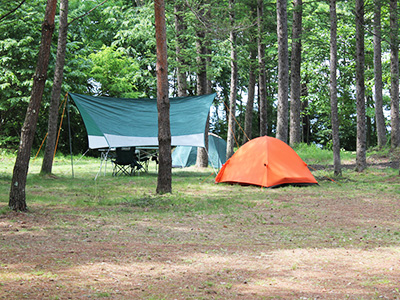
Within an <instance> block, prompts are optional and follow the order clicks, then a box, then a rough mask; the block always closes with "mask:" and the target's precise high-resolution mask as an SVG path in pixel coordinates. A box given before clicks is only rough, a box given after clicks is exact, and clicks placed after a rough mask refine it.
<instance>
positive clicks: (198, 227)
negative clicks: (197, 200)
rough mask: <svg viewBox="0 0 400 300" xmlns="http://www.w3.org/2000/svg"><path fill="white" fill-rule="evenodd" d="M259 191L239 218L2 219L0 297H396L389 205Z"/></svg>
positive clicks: (393, 200) (392, 202)
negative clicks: (259, 195) (257, 198)
mask: <svg viewBox="0 0 400 300" xmlns="http://www.w3.org/2000/svg"><path fill="white" fill-rule="evenodd" d="M397 183H399V180H397ZM230 188H232V189H235V187H227V188H226V189H227V190H229V189H230ZM250 192H256V193H262V192H261V191H259V190H258V189H257V190H256V189H251V188H250ZM263 192H265V200H262V201H256V203H255V205H254V206H253V207H249V208H247V209H245V210H243V211H241V212H240V214H235V213H227V214H223V213H219V214H206V215H203V214H198V215H195V214H180V215H176V214H175V215H174V214H171V215H169V214H166V215H155V214H149V215H146V214H144V213H143V211H145V208H131V209H129V208H127V207H122V206H120V207H114V208H112V209H111V208H100V209H99V208H96V209H89V208H87V209H80V210H81V211H80V212H77V211H75V210H74V209H72V208H70V207H63V206H60V207H52V208H49V207H43V206H40V205H34V206H32V207H31V212H29V213H26V214H22V213H9V214H7V215H3V216H1V217H0V232H1V238H0V243H1V247H0V257H1V264H0V278H1V281H0V282H1V283H0V298H1V299H400V291H399V287H400V247H399V245H400V241H399V239H400V227H399V225H400V222H399V218H398V212H399V211H400V202H399V198H398V197H395V196H387V197H385V198H384V199H381V198H380V197H379V195H371V194H367V193H365V194H364V195H363V196H358V197H353V196H350V197H348V195H347V196H346V195H341V196H338V194H337V193H335V194H330V193H329V191H324V194H323V195H322V194H321V195H319V193H320V189H318V188H303V189H294V188H289V189H286V190H268V191H263ZM111 210H113V212H111ZM118 210H120V212H118ZM115 211H117V212H115ZM139 212H140V213H139Z"/></svg>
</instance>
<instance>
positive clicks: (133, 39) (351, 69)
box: [0, 0, 398, 153]
mask: <svg viewBox="0 0 400 300" xmlns="http://www.w3.org/2000/svg"><path fill="white" fill-rule="evenodd" d="M17 2H18V3H15V2H12V1H9V2H5V3H2V5H1V6H0V147H1V148H8V149H12V150H14V149H17V147H18V142H19V136H20V131H21V127H22V124H23V122H24V117H25V111H26V107H27V103H28V101H29V96H30V92H31V88H32V76H33V74H34V71H35V70H34V66H35V64H36V60H37V53H38V49H39V45H40V30H41V23H42V18H43V13H44V9H45V4H46V1H43V0H30V1H17ZM101 2H102V1H100V0H85V1H82V0H79V1H78V0H70V1H69V17H68V20H69V22H70V24H69V27H68V36H67V51H66V60H65V68H64V78H63V84H62V93H61V95H62V98H64V95H65V94H66V93H67V92H73V93H80V94H88V95H101V96H110V97H121V98H122V97H130V98H138V97H144V98H145V97H156V96H157V91H156V41H155V28H154V11H153V10H154V3H153V1H148V0H136V1H135V0H129V1H128V0H108V1H105V2H104V3H103V4H102V5H100V6H98V7H97V8H96V9H94V10H92V9H93V8H94V7H96V6H97V5H99V4H100V3H101ZM18 4H21V5H20V6H18ZM262 5H263V19H262V23H263V24H262V27H260V28H262V32H261V35H260V37H261V42H262V45H263V47H264V50H265V69H266V72H265V90H266V99H267V104H266V105H267V116H268V117H267V125H266V126H267V134H268V135H270V136H275V134H276V127H277V95H278V38H277V13H276V9H277V8H276V1H270V0H265V1H262ZM354 5H355V4H354V2H353V1H337V16H338V18H337V45H338V47H337V56H338V67H337V89H338V115H339V123H340V127H339V128H340V129H339V136H340V143H341V148H343V149H346V150H355V149H356V131H357V118H356V87H355V67H356V53H355V52H356V47H355V30H356V29H355V21H354V11H355V7H354ZM228 6H229V3H228V1H225V0H224V1H215V0H207V1H206V0H204V1H196V0H186V1H183V0H178V1H166V23H167V45H168V64H169V82H170V96H171V97H175V96H178V77H179V75H182V74H184V79H185V83H186V93H187V95H197V94H198V89H199V88H198V78H199V77H198V74H199V73H200V72H201V71H202V68H203V63H201V60H203V62H205V64H206V69H207V70H206V74H207V75H206V76H207V81H208V82H209V85H210V89H211V91H213V92H216V93H217V97H216V99H215V101H214V104H213V109H212V110H211V115H210V131H211V132H214V133H216V134H218V135H220V136H222V137H223V138H226V137H227V131H228V125H227V120H228V116H229V112H228V107H229V96H230V91H231V80H230V76H231V46H232V43H231V39H230V33H231V32H233V33H234V34H235V40H236V44H235V47H236V52H237V55H236V58H235V62H236V63H237V71H238V74H237V97H236V113H235V115H236V119H237V121H238V123H239V124H240V126H241V127H243V128H244V123H245V114H246V109H248V108H246V103H247V99H248V94H249V89H250V87H249V85H250V84H251V83H250V77H251V75H250V73H251V72H250V70H253V72H254V74H255V75H256V76H257V78H258V75H259V74H258V73H259V69H258V64H257V59H256V58H255V56H254V55H253V54H252V53H254V52H255V51H256V50H257V29H258V28H257V1H255V0H252V1H250V0H244V1H236V2H234V6H233V8H232V10H233V11H234V22H232V19H230V17H231V16H230V12H229V10H228ZM16 8H17V9H16ZM14 9H15V10H14ZM293 9H294V8H293V6H292V5H291V2H289V3H288V5H287V16H288V20H287V24H288V32H289V37H288V45H289V49H288V50H289V61H290V60H291V54H292V39H291V34H290V33H291V32H292V25H293V19H292V18H293ZM364 9H365V16H364V25H363V26H364V29H365V34H364V37H365V69H364V71H365V109H366V116H365V120H366V139H367V147H373V146H375V145H377V129H376V120H375V104H374V93H373V91H374V57H373V53H374V48H373V34H372V32H373V11H374V3H373V2H372V1H368V2H365V8H364ZM91 10H92V11H91ZM88 11H91V12H90V13H88V14H86V13H87V12H88ZM302 15H303V20H302V33H301V68H300V75H301V96H300V99H301V141H302V142H304V143H313V144H317V145H320V146H321V147H324V148H327V149H331V147H332V127H331V114H330V113H331V107H330V90H329V86H330V79H329V72H330V70H329V57H330V43H329V41H330V35H329V34H330V20H329V3H328V2H327V1H323V0H321V1H303V3H302ZM57 16H58V14H57ZM381 21H382V53H383V54H382V81H383V91H384V93H383V94H384V98H383V100H384V101H383V110H384V112H385V113H384V114H385V118H386V123H387V127H388V128H389V129H390V126H389V125H390V123H389V112H390V96H389V89H390V84H391V74H390V43H389V34H390V22H389V5H388V3H386V2H385V1H382V18H381ZM57 24H58V17H56V30H55V34H54V35H53V46H52V48H51V51H52V56H51V59H50V65H49V72H48V80H47V82H46V88H45V92H44V98H43V102H42V109H41V111H40V115H39V123H38V126H37V132H36V138H35V141H34V148H36V149H37V148H38V147H39V146H40V143H41V141H42V139H43V138H44V137H45V135H46V132H47V116H48V109H49V103H50V94H51V88H52V85H53V82H52V78H53V74H54V65H55V58H56V51H57V33H58V32H57V31H58V26H57ZM199 43H200V44H202V45H203V47H204V48H205V51H202V52H199ZM177 49H179V51H178V50H177ZM290 88H291V87H290V86H289V88H288V90H287V91H286V92H287V94H288V95H289V101H290ZM255 90H256V92H255V94H256V96H255V101H254V105H253V107H252V110H251V111H250V112H251V114H252V116H253V117H252V134H251V135H252V137H253V138H254V137H256V136H259V132H260V125H259V124H260V123H259V118H260V116H259V111H260V110H259V107H260V103H259V101H258V99H259V96H258V95H259V93H258V91H259V90H260V87H259V85H257V84H256V88H255ZM397 101H398V99H397ZM70 109H71V126H72V132H73V137H74V141H73V145H74V149H73V150H74V152H76V153H82V152H84V151H85V150H86V149H87V147H88V146H87V137H86V131H85V127H84V125H83V122H82V119H81V117H80V116H79V113H78V112H77V110H76V108H75V107H74V106H73V104H72V105H71V108H70ZM60 114H61V110H60ZM288 117H289V116H288ZM235 140H237V141H240V142H241V141H242V140H243V132H242V131H241V130H236V137H235ZM58 149H59V150H61V151H63V152H68V151H69V146H68V130H67V127H66V124H64V125H63V130H62V135H61V138H60V141H59V146H58Z"/></svg>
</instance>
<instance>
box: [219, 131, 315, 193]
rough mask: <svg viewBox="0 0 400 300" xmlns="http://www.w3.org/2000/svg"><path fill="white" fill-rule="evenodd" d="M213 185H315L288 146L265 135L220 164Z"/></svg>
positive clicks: (306, 168) (304, 165) (249, 142)
mask: <svg viewBox="0 0 400 300" xmlns="http://www.w3.org/2000/svg"><path fill="white" fill-rule="evenodd" d="M215 182H216V183H219V182H228V183H239V184H244V185H258V186H262V187H277V186H281V185H287V184H289V185H310V184H318V182H317V181H316V180H315V178H314V176H313V175H312V174H311V172H310V170H309V169H308V167H307V164H306V163H305V162H304V161H303V160H302V159H301V158H300V157H299V156H298V155H297V153H296V152H295V151H294V150H293V149H292V148H291V147H290V146H289V145H287V144H286V143H284V142H282V141H280V140H278V139H276V138H273V137H268V136H263V137H259V138H255V139H253V140H251V141H248V142H247V143H246V144H244V145H243V146H242V147H240V148H239V149H238V150H237V151H236V152H235V154H233V155H232V157H231V158H230V159H228V161H227V162H226V163H225V164H224V165H223V167H222V169H221V170H220V171H219V173H218V175H217V177H216V178H215Z"/></svg>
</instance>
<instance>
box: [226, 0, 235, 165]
mask: <svg viewBox="0 0 400 300" xmlns="http://www.w3.org/2000/svg"><path fill="white" fill-rule="evenodd" d="M229 20H230V23H231V24H230V25H231V31H230V34H229V37H230V42H231V89H230V94H229V118H228V137H227V141H226V143H227V147H226V158H227V159H229V158H230V157H231V156H232V155H233V153H234V139H235V114H236V96H237V73H238V69H237V53H236V32H235V29H234V24H235V11H234V0H229Z"/></svg>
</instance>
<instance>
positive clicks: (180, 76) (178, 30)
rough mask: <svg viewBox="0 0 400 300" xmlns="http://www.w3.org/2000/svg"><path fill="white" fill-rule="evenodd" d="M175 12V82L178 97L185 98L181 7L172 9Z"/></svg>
mask: <svg viewBox="0 0 400 300" xmlns="http://www.w3.org/2000/svg"><path fill="white" fill-rule="evenodd" d="M174 12H175V37H176V46H175V53H176V62H177V67H176V73H177V81H178V97H186V96H187V80H186V72H185V71H184V70H183V65H184V64H185V60H184V58H183V56H182V53H181V49H182V47H183V46H184V45H185V39H184V37H183V33H184V31H185V29H186V26H185V23H184V20H183V16H182V13H183V11H182V6H181V5H180V4H179V3H177V4H175V7H174Z"/></svg>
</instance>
